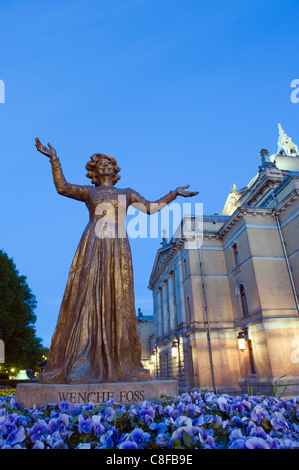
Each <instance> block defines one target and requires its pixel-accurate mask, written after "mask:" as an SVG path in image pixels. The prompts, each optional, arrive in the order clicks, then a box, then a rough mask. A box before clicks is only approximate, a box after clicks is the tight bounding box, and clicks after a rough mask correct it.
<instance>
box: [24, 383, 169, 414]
mask: <svg viewBox="0 0 299 470" xmlns="http://www.w3.org/2000/svg"><path fill="white" fill-rule="evenodd" d="M177 394H178V384H177V381H176V380H149V381H148V382H115V383H101V384H98V383H96V384H40V383H24V384H18V385H17V388H16V396H15V399H16V402H17V403H19V404H20V405H21V406H22V407H24V408H32V407H33V406H34V405H36V406H37V408H40V407H41V406H44V405H46V404H47V403H61V402H69V403H71V404H75V403H81V404H84V403H89V402H92V403H93V404H95V405H98V404H101V403H105V402H106V401H108V400H111V399H112V398H113V399H114V400H115V401H116V402H117V403H123V404H138V403H140V402H141V401H143V400H149V399H151V398H156V397H157V398H160V396H161V395H167V396H174V395H177Z"/></svg>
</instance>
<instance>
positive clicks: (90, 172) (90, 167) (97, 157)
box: [85, 153, 120, 186]
mask: <svg viewBox="0 0 299 470" xmlns="http://www.w3.org/2000/svg"><path fill="white" fill-rule="evenodd" d="M102 158H107V159H108V160H110V162H111V163H112V164H113V167H114V175H113V180H112V182H113V184H116V183H117V182H118V180H120V176H119V175H118V174H117V173H119V172H120V168H119V166H118V164H117V163H116V160H115V158H114V157H111V155H105V154H103V153H94V154H93V155H92V156H91V157H90V160H89V162H87V163H86V165H85V168H86V170H87V174H86V176H87V178H90V179H91V182H92V183H93V184H95V185H96V186H97V185H98V184H99V181H98V176H97V175H96V173H95V168H96V166H97V164H98V162H99V161H101V159H102Z"/></svg>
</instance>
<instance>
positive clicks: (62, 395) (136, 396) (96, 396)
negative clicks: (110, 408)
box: [58, 390, 145, 404]
mask: <svg viewBox="0 0 299 470" xmlns="http://www.w3.org/2000/svg"><path fill="white" fill-rule="evenodd" d="M112 398H114V399H115V400H116V401H117V402H119V403H131V402H136V403H138V402H140V401H141V400H144V399H145V395H144V390H120V391H118V392H117V393H115V392H113V391H102V392H98V391H90V392H75V391H61V392H59V393H58V399H59V400H58V401H59V402H69V403H89V402H93V403H95V404H98V403H104V402H106V401H108V400H111V399H112Z"/></svg>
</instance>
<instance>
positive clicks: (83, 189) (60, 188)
mask: <svg viewBox="0 0 299 470" xmlns="http://www.w3.org/2000/svg"><path fill="white" fill-rule="evenodd" d="M35 146H36V148H37V150H38V151H39V152H40V153H42V154H43V155H46V157H49V158H50V162H51V164H52V173H53V180H54V184H55V187H56V189H57V192H58V194H61V195H62V196H67V197H70V198H72V199H77V200H79V201H84V202H85V201H86V199H87V197H88V189H87V186H80V185H78V184H71V183H68V182H67V181H66V179H65V177H64V174H63V171H62V168H61V164H60V161H59V158H58V157H57V153H56V150H55V149H54V148H53V147H52V145H51V144H50V143H48V147H46V146H45V145H42V143H41V141H40V140H39V138H38V137H36V139H35Z"/></svg>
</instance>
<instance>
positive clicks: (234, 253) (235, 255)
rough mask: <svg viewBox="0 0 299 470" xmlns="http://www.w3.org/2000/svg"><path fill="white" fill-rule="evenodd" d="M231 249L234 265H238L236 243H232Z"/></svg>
mask: <svg viewBox="0 0 299 470" xmlns="http://www.w3.org/2000/svg"><path fill="white" fill-rule="evenodd" d="M232 250H233V256H234V262H235V266H239V264H240V260H239V253H238V246H237V244H236V243H234V244H233V246H232Z"/></svg>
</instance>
